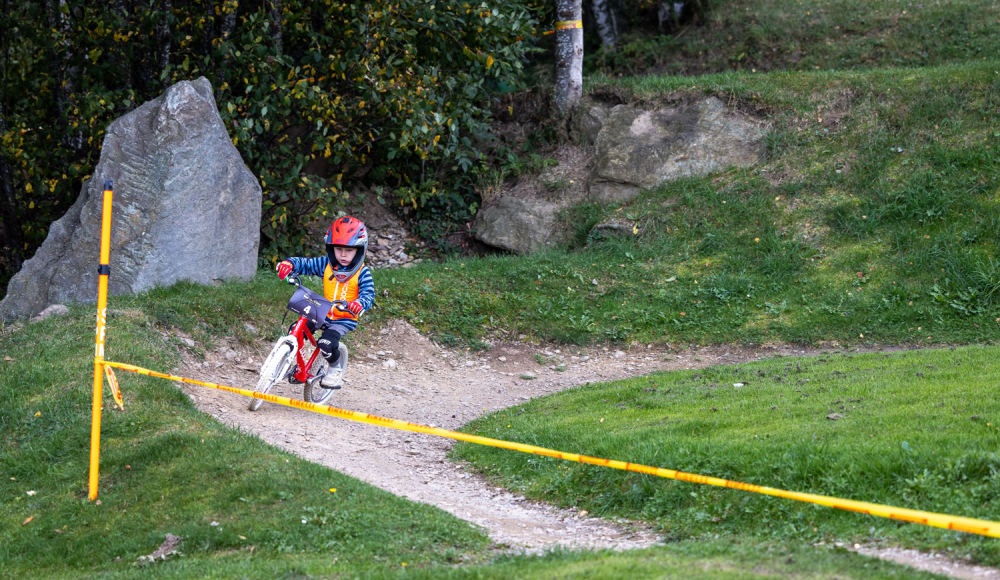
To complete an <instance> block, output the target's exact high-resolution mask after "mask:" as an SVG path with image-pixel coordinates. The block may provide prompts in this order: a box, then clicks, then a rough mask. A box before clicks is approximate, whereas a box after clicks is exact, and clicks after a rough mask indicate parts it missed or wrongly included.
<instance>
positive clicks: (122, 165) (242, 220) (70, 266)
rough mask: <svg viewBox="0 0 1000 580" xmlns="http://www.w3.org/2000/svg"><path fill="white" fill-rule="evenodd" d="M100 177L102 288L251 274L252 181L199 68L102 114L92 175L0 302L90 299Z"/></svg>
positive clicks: (33, 306)
mask: <svg viewBox="0 0 1000 580" xmlns="http://www.w3.org/2000/svg"><path fill="white" fill-rule="evenodd" d="M106 179H113V180H114V190H115V199H114V209H113V215H112V226H111V227H112V229H111V277H110V280H109V291H110V293H111V294H128V293H135V292H141V291H144V290H148V289H150V288H153V287H156V286H166V285H170V284H173V283H174V282H177V281H180V280H187V281H191V282H196V283H201V284H209V283H213V282H215V281H217V280H227V279H234V278H237V279H249V278H251V277H252V276H253V275H254V272H255V271H256V268H257V249H258V246H259V243H260V215H261V189H260V185H259V184H258V183H257V180H256V179H255V178H254V176H253V174H252V173H251V172H250V170H249V169H247V167H246V165H245V164H244V163H243V159H242V158H241V157H240V154H239V152H238V151H237V150H236V148H235V147H234V146H233V143H232V142H231V141H230V139H229V135H228V134H227V133H226V128H225V125H224V124H223V122H222V119H221V117H220V116H219V112H218V109H217V108H216V104H215V99H214V97H213V96H212V87H211V85H210V84H209V82H208V80H206V79H205V78H200V79H198V80H196V81H193V82H188V81H183V82H180V83H177V84H176V85H173V86H172V87H170V88H168V89H167V91H166V92H165V93H164V94H163V95H161V96H160V97H158V98H156V99H154V100H152V101H150V102H148V103H146V104H144V105H142V106H141V107H139V108H138V109H136V110H134V111H132V112H131V113H129V114H127V115H125V116H123V117H121V118H119V119H116V120H115V121H114V122H113V123H111V125H110V126H109V127H108V129H107V134H106V135H105V138H104V145H103V147H102V149H101V159H100V162H99V163H98V164H97V168H96V170H95V171H94V176H93V178H91V179H90V180H88V181H87V182H85V183H84V184H83V187H82V189H81V192H80V197H79V198H78V199H77V201H76V203H74V204H73V206H72V207H71V208H70V209H69V211H68V212H67V213H66V215H64V216H63V217H62V218H61V219H59V220H57V221H56V222H55V223H53V224H52V226H51V227H50V228H49V234H48V237H47V238H46V239H45V242H44V243H43V244H42V247H41V248H39V250H38V251H37V252H36V253H35V256H34V257H33V258H32V259H30V260H28V261H27V262H25V264H24V266H23V267H22V269H21V271H20V272H18V273H17V274H16V275H15V276H14V278H13V279H11V281H10V285H9V286H8V290H7V297H6V298H5V299H4V300H3V302H0V312H2V313H3V314H4V315H7V316H11V315H13V316H15V317H30V316H33V315H35V314H37V313H39V312H41V311H42V310H43V309H44V308H45V307H46V306H48V305H50V304H55V303H69V302H93V301H94V300H95V299H96V297H97V262H98V252H99V248H100V230H101V200H102V193H101V192H102V189H103V184H104V181H105V180H106Z"/></svg>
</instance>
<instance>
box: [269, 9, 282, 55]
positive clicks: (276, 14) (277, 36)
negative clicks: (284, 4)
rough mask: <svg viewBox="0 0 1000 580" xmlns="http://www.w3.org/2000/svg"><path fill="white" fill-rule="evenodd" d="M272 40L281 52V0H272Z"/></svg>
mask: <svg viewBox="0 0 1000 580" xmlns="http://www.w3.org/2000/svg"><path fill="white" fill-rule="evenodd" d="M271 41H272V42H273V43H274V47H275V48H276V49H277V50H278V54H281V0H271Z"/></svg>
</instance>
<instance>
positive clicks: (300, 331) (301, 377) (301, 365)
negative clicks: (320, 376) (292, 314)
mask: <svg viewBox="0 0 1000 580" xmlns="http://www.w3.org/2000/svg"><path fill="white" fill-rule="evenodd" d="M307 322H308V320H307V319H306V317H305V316H300V317H299V320H298V322H296V323H295V325H294V326H292V330H291V331H290V332H289V333H288V334H290V335H291V336H294V337H295V341H296V343H297V344H298V347H297V348H296V349H295V359H296V360H295V362H297V363H298V366H297V367H296V372H295V375H294V377H295V380H297V381H300V382H303V383H304V382H306V381H307V380H309V379H311V378H312V377H311V376H310V375H309V369H311V368H312V366H313V363H314V362H316V357H317V356H318V355H319V348H318V347H317V345H316V337H315V336H313V333H312V332H310V331H309V325H308V324H307ZM305 337H309V342H311V343H312V345H313V347H314V350H313V353H312V356H311V357H309V364H306V361H305V358H304V357H303V356H302V347H303V346H305V343H306V341H305Z"/></svg>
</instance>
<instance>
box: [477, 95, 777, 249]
mask: <svg viewBox="0 0 1000 580" xmlns="http://www.w3.org/2000/svg"><path fill="white" fill-rule="evenodd" d="M764 130H765V126H764V123H762V122H761V121H760V120H758V119H754V118H752V117H749V116H747V115H744V114H742V113H739V112H735V111H731V110H729V109H728V108H727V107H726V106H725V104H723V103H722V101H720V100H719V99H717V98H715V97H704V98H700V99H697V100H690V99H688V100H683V101H679V102H677V103H667V104H664V105H663V106H660V107H655V106H654V107H647V108H646V109H642V108H638V107H635V106H630V105H616V106H612V105H609V104H607V103H602V102H600V101H596V100H594V99H591V98H585V99H583V101H581V103H580V105H579V106H578V107H577V109H576V110H575V111H574V114H573V120H572V126H571V128H570V135H571V137H572V138H573V141H574V142H575V143H576V145H575V146H563V147H561V148H560V149H559V150H557V151H556V152H555V153H554V155H553V156H554V157H555V158H556V159H557V160H558V161H559V166H557V167H550V168H546V169H544V170H542V171H541V172H540V173H539V174H538V175H537V176H522V177H520V178H519V179H518V181H517V183H516V184H515V185H514V186H513V187H511V188H507V189H505V191H504V192H503V193H502V194H501V196H500V198H499V199H497V200H495V201H493V202H492V203H489V204H485V205H484V206H483V208H482V209H480V210H479V213H478V215H477V216H476V219H475V221H474V222H473V225H472V229H473V232H474V234H475V236H476V238H477V239H479V240H480V241H482V242H484V243H486V244H489V245H491V246H494V247H497V248H501V249H504V250H508V251H511V252H515V253H518V254H528V253H532V252H536V251H538V250H540V249H543V248H546V247H548V246H551V245H552V244H553V243H557V242H558V240H559V232H557V231H556V228H557V227H558V218H557V216H558V215H559V212H560V211H562V210H564V209H566V208H568V207H569V206H571V205H573V204H577V203H580V202H581V201H587V200H589V201H593V202H598V203H616V204H618V203H623V202H626V201H628V200H630V199H632V198H633V197H635V196H636V195H638V194H639V192H640V191H642V190H643V189H650V188H654V187H657V186H660V185H662V184H664V183H667V182H669V181H671V180H674V179H678V178H681V177H694V176H701V175H707V174H709V173H712V172H714V171H722V170H724V169H726V168H728V167H732V166H749V165H753V164H755V163H756V162H757V160H758V157H759V155H760V150H761V144H762V141H763V138H764ZM568 151H573V152H574V154H572V155H567V152H568ZM581 160H583V161H581ZM564 167H565V169H564ZM584 167H585V168H586V169H585V170H583V171H581V168H584ZM560 173H562V174H563V175H564V176H571V177H575V179H572V178H571V179H566V178H565V177H553V176H558V174H560ZM574 181H575V182H576V185H575V186H574V187H564V186H565V184H566V183H567V182H568V183H573V182H574ZM555 182H561V184H562V185H563V187H551V185H552V184H553V183H555ZM524 184H529V186H527V187H526V186H524ZM633 226H634V224H629V225H627V226H626V225H621V224H603V225H602V226H599V227H597V228H596V229H595V232H594V233H595V235H599V236H602V237H607V236H610V235H618V234H631V235H634V232H633Z"/></svg>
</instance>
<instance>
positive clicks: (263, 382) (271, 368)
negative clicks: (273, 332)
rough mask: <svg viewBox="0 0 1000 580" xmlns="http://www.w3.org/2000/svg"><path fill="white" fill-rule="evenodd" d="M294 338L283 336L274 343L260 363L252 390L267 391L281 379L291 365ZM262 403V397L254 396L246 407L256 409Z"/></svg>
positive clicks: (294, 344)
mask: <svg viewBox="0 0 1000 580" xmlns="http://www.w3.org/2000/svg"><path fill="white" fill-rule="evenodd" d="M296 346H297V345H296V343H295V339H294V338H292V337H291V336H283V337H281V338H279V339H278V341H277V342H275V343H274V346H273V347H272V348H271V352H270V354H268V355H267V358H266V359H264V364H262V365H260V378H259V379H257V386H256V387H254V391H256V392H258V393H267V392H268V391H270V390H271V388H272V387H273V386H274V385H275V384H277V383H278V381H279V380H281V378H282V377H284V375H285V374H286V373H287V372H288V368H289V367H290V366H291V365H292V360H293V359H292V355H293V354H294V353H295V347H296ZM263 403H264V399H258V398H256V397H254V398H252V399H250V404H249V405H247V409H249V410H251V411H256V410H257V409H260V406H261V405H262V404H263Z"/></svg>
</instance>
